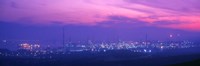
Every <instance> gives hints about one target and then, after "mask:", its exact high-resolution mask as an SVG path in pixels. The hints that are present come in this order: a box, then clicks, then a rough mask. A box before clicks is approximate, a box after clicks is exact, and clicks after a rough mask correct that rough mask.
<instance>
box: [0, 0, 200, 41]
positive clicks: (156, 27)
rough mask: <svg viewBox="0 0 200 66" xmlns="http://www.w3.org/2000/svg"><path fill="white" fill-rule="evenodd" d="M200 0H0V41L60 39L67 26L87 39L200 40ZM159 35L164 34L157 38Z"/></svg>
mask: <svg viewBox="0 0 200 66" xmlns="http://www.w3.org/2000/svg"><path fill="white" fill-rule="evenodd" d="M199 2H200V0H0V24H1V26H0V27H1V32H0V33H1V34H0V36H1V37H3V38H1V39H19V38H20V39H39V38H42V39H47V38H44V37H49V38H51V39H55V38H56V36H57V35H58V36H61V35H62V34H61V33H62V27H65V28H66V29H65V30H66V31H67V30H68V33H69V35H70V36H73V37H74V38H75V37H76V38H84V39H86V38H87V37H92V36H94V37H96V38H98V39H100V38H101V39H102V40H103V39H105V38H106V39H109V38H108V37H109V36H110V37H111V36H112V35H113V36H112V38H114V37H116V36H119V37H120V36H121V38H124V39H127V40H128V39H129V40H130V39H143V35H145V34H146V33H148V34H150V35H151V36H152V39H164V38H165V39H166V37H167V36H168V35H169V34H174V35H179V34H181V35H183V36H184V38H193V39H197V38H200V35H199V33H200V5H199ZM33 34H34V35H33ZM157 34H160V36H156V37H155V35H157ZM49 35H51V36H49ZM54 35H55V36H54ZM22 36H23V37H22ZM37 36H39V37H37ZM81 36H82V37H81ZM27 37H28V38H27ZM68 37H69V36H68ZM135 37H137V38H135ZM153 37H154V38H153ZM49 38H48V39H49ZM57 38H60V37H57ZM112 38H110V39H112Z"/></svg>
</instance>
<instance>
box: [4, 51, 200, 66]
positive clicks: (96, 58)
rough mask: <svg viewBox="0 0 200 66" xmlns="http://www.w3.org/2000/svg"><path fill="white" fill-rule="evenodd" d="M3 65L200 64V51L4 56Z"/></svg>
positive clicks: (104, 65) (143, 65)
mask: <svg viewBox="0 0 200 66" xmlns="http://www.w3.org/2000/svg"><path fill="white" fill-rule="evenodd" d="M0 66H200V53H189V54H185V53H184V52H183V53H177V52H176V51H174V53H173V52H172V53H170V54H169V53H168V52H160V53H136V52H130V51H108V52H98V53H96V52H74V53H67V54H46V55H42V56H33V57H26V56H0Z"/></svg>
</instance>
